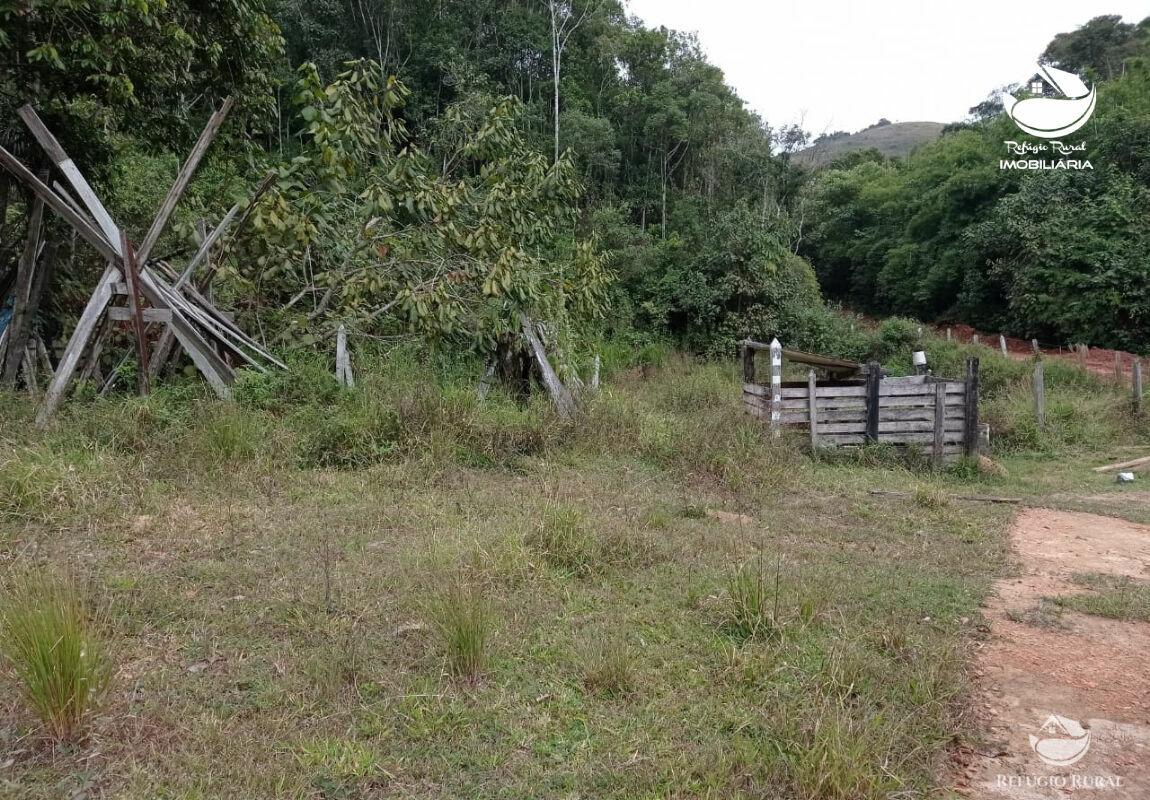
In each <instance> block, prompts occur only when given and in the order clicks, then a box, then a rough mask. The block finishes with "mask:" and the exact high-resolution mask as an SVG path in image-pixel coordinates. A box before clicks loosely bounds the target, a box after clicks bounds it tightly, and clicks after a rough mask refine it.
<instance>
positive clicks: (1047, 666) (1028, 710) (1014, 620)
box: [955, 509, 1150, 800]
mask: <svg viewBox="0 0 1150 800" xmlns="http://www.w3.org/2000/svg"><path fill="white" fill-rule="evenodd" d="M1011 535H1012V538H1013V541H1014V548H1015V551H1016V552H1017V554H1018V557H1019V559H1020V561H1021V575H1020V576H1018V577H1015V578H1010V579H1007V580H1002V581H999V582H998V583H997V584H996V585H995V592H994V593H993V595H992V596H991V597H990V598H989V599H988V601H987V609H986V615H987V618H988V620H989V621H990V625H991V629H992V634H991V636H990V638H989V640H988V641H987V642H986V643H985V644H984V645H983V646H982V648H981V649H980V650H979V652H978V656H977V665H976V670H977V672H976V676H977V679H978V683H979V686H980V692H981V696H980V698H979V704H978V714H979V718H980V721H981V723H982V726H983V730H984V733H985V738H986V740H987V741H988V742H989V743H990V744H989V745H987V747H988V748H990V749H989V750H984V752H982V753H966V754H965V755H963V756H961V757H960V759H959V760H960V767H965V771H964V774H963V775H962V776H961V777H960V779H959V780H958V781H957V782H956V786H955V791H956V792H958V793H959V794H960V795H963V796H966V797H971V798H979V799H980V800H981V799H984V798H985V799H986V800H989V799H990V798H1011V799H1012V800H1045V799H1046V798H1055V797H1057V798H1063V797H1090V798H1095V797H1097V798H1114V800H1119V799H1121V800H1144V798H1150V624H1145V623H1137V622H1120V621H1116V620H1111V619H1105V618H1102V617H1095V616H1089V615H1084V614H1078V613H1074V612H1071V611H1069V610H1065V611H1063V612H1062V613H1061V614H1060V615H1059V614H1057V613H1056V610H1055V607H1054V606H1052V605H1051V604H1050V603H1049V601H1046V602H1043V599H1044V598H1051V597H1057V596H1059V595H1068V594H1080V593H1083V592H1085V591H1087V590H1085V589H1083V588H1082V587H1081V586H1079V585H1078V584H1075V583H1073V582H1072V581H1071V580H1070V576H1071V575H1072V574H1073V573H1077V572H1100V573H1109V574H1112V575H1123V576H1129V577H1133V578H1141V579H1146V578H1150V527H1147V526H1143V525H1135V524H1133V523H1130V522H1125V521H1123V520H1118V519H1113V518H1111V517H1100V516H1095V515H1093V514H1080V513H1074V512H1064V511H1049V510H1045V509H1029V510H1027V511H1024V512H1023V513H1022V514H1021V515H1020V516H1019V518H1018V519H1017V520H1016V521H1015V524H1014V527H1013V529H1012V532H1011ZM1040 604H1041V605H1040ZM1043 609H1045V610H1043ZM1052 715H1057V717H1060V718H1061V719H1054V720H1051V716H1052ZM1079 726H1080V727H1079ZM1032 736H1033V737H1035V738H1034V739H1032V738H1031V737H1032ZM1087 736H1089V738H1088V739H1087V738H1086V737H1087ZM1056 739H1064V740H1065V739H1071V740H1072V741H1062V742H1058V741H1051V740H1056ZM1032 742H1037V752H1042V753H1043V754H1044V755H1046V756H1048V757H1050V758H1053V759H1054V760H1059V759H1058V758H1057V757H1056V756H1055V754H1056V753H1060V754H1061V755H1062V759H1061V760H1064V761H1065V760H1068V759H1070V758H1072V757H1074V756H1075V755H1078V754H1079V753H1083V755H1081V757H1080V759H1079V760H1077V761H1076V762H1075V763H1073V764H1072V765H1067V766H1053V765H1051V764H1049V763H1046V762H1044V760H1043V759H1041V758H1040V757H1039V755H1038V754H1037V753H1036V750H1035V749H1034V747H1033V746H1032Z"/></svg>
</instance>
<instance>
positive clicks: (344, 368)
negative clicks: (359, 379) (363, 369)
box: [335, 325, 355, 389]
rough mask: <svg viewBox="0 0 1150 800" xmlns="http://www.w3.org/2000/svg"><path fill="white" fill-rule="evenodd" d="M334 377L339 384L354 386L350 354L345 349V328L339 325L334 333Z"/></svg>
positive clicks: (352, 387) (348, 386)
mask: <svg viewBox="0 0 1150 800" xmlns="http://www.w3.org/2000/svg"><path fill="white" fill-rule="evenodd" d="M335 379H336V380H337V381H339V385H340V386H346V387H347V388H349V389H354V388H355V378H354V377H353V376H352V373H351V354H350V353H348V351H347V329H346V328H345V327H344V326H343V325H340V326H339V331H338V332H337V333H336V335H335Z"/></svg>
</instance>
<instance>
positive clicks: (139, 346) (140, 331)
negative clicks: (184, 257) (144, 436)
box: [120, 232, 152, 395]
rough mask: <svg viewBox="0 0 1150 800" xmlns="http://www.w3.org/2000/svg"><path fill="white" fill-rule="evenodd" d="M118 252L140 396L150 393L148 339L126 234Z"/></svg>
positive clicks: (121, 235)
mask: <svg viewBox="0 0 1150 800" xmlns="http://www.w3.org/2000/svg"><path fill="white" fill-rule="evenodd" d="M120 251H121V252H122V253H123V254H124V276H125V277H126V278H127V279H128V308H129V310H130V311H131V312H132V323H133V325H134V327H135V329H136V364H137V365H138V369H137V370H136V373H137V376H138V380H139V390H140V394H141V395H148V394H150V393H151V390H152V387H151V382H150V381H149V380H148V337H147V334H146V333H145V331H144V313H143V306H142V304H141V303H140V271H139V269H138V268H137V267H136V253H135V251H133V250H132V243H131V242H129V241H128V234H127V233H126V232H121V233H120Z"/></svg>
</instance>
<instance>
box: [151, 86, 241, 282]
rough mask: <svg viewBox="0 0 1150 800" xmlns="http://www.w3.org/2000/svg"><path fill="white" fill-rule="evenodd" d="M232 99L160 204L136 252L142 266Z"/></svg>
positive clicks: (212, 121)
mask: <svg viewBox="0 0 1150 800" xmlns="http://www.w3.org/2000/svg"><path fill="white" fill-rule="evenodd" d="M232 102H233V101H232V98H230V97H229V98H227V99H226V100H224V104H223V105H222V106H220V108H219V110H218V111H216V112H215V113H214V114H212V116H211V119H209V120H208V124H207V125H205V126H204V130H203V132H202V133H200V138H199V139H197V140H196V144H195V146H194V147H192V152H191V153H190V154H189V155H188V160H187V161H185V162H184V165H183V166H182V167H180V172H179V174H177V175H176V181H175V183H173V184H172V188H170V189H169V190H168V196H167V197H165V198H164V202H163V203H161V204H160V210H159V211H158V212H157V213H156V218H155V219H153V220H152V227H150V228H149V229H148V232H147V234H145V236H144V238H143V240H142V241H141V242H140V248H139V250H138V251H137V252H136V258H137V260H138V262H139V264H140V265H141V266H143V265H144V264H147V263H148V258H149V257H150V256H151V255H152V248H153V247H155V246H156V242H158V241H159V240H160V234H162V233H163V232H164V228H165V227H166V226H167V224H168V220H169V219H171V216H172V213H173V212H174V211H175V210H176V204H177V203H178V202H180V197H181V196H182V195H183V193H184V190H185V189H187V188H188V183H189V182H191V180H192V176H193V175H194V174H195V173H196V168H197V167H199V166H200V161H201V160H202V159H203V157H204V154H205V153H206V152H208V147H209V146H211V143H212V140H213V139H215V138H216V134H217V133H218V132H219V130H220V126H221V125H223V124H224V120H225V119H226V118H227V116H228V112H229V111H231V110H232Z"/></svg>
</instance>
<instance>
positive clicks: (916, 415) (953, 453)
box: [743, 343, 979, 462]
mask: <svg viewBox="0 0 1150 800" xmlns="http://www.w3.org/2000/svg"><path fill="white" fill-rule="evenodd" d="M747 344H748V343H744V348H745V349H744V354H746V353H747V352H748V350H753V349H769V348H770V346H769V345H758V346H757V347H754V348H748V347H747ZM755 344H757V343H755ZM773 355H774V354H772V356H773ZM775 360H776V359H774V358H772V361H773V362H774V361H775ZM778 361H779V362H780V363H778V364H775V363H772V378H773V380H772V382H771V383H769V384H761V383H757V382H755V380H754V375H753V366H752V367H751V369H750V370H747V369H744V383H743V408H744V410H746V411H747V412H748V413H750V414H753V415H755V416H757V417H760V418H762V419H765V420H768V421H769V423H770V424H771V425H772V427H773V428H774V429H775V430H776V432H779V431H781V430H785V429H788V428H790V429H806V430H807V431H808V435H809V436H810V441H811V445H812V446H814V447H819V446H822V447H841V446H847V447H850V446H857V445H861V444H864V443H867V442H887V443H890V444H893V445H898V446H915V447H920V448H922V449H923V450H925V451H926V452H928V453H930V455H931V456H932V458H933V459H934V460H935V461H937V462H942V461H946V460H951V459H954V458H957V457H958V456H959V455H962V454H966V455H974V454H977V452H978V448H979V435H978V433H979V432H978V360H977V359H971V360H970V362H968V364H967V379H966V380H965V381H960V380H944V379H940V378H933V377H930V376H926V375H916V376H912V377H907V378H889V377H883V376H882V370H881V369H880V368H879V365H878V364H874V363H872V364H870V365H867V374H866V376H865V378H864V379H861V380H824V381H818V380H816V379H815V371H814V370H811V371H810V373H809V375H808V379H807V380H806V381H782V380H779V378H778V377H776V376H777V375H778V373H779V372H781V369H780V367H781V358H780V359H778ZM747 364H748V359H746V358H745V359H744V365H745V366H746V365H747ZM748 372H749V373H750V374H748ZM746 378H750V380H746Z"/></svg>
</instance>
